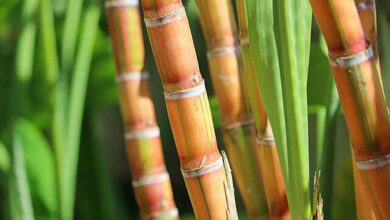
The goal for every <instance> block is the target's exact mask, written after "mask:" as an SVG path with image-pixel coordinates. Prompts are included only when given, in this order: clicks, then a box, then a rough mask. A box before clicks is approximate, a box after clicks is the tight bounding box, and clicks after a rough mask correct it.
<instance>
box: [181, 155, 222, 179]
mask: <svg viewBox="0 0 390 220" xmlns="http://www.w3.org/2000/svg"><path fill="white" fill-rule="evenodd" d="M222 167H223V160H222V157H220V158H219V159H218V160H216V161H215V162H213V163H211V164H208V165H206V166H204V167H199V168H195V169H190V170H186V169H183V168H181V173H182V175H183V177H184V178H197V177H201V176H204V175H206V174H209V173H212V172H215V171H217V170H219V169H221V168H222Z"/></svg>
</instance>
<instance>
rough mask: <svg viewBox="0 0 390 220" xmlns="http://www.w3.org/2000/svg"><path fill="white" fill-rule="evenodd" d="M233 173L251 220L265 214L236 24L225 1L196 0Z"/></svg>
mask: <svg viewBox="0 0 390 220" xmlns="http://www.w3.org/2000/svg"><path fill="white" fill-rule="evenodd" d="M196 5H197V8H198V12H199V19H200V23H201V26H202V29H203V33H204V36H205V38H206V42H207V47H208V53H207V58H208V62H209V68H210V72H211V78H212V83H213V87H214V91H215V94H216V96H217V100H218V104H219V107H220V112H221V121H222V123H221V124H222V132H223V137H224V141H225V144H226V148H227V151H228V156H229V158H230V160H231V162H232V167H233V174H234V176H235V179H236V182H237V184H238V188H239V190H240V193H241V195H242V198H243V201H244V204H245V207H246V210H247V212H248V215H249V218H250V219H260V218H262V217H263V218H265V217H266V216H267V215H268V210H267V204H266V199H265V194H264V186H263V182H262V181H261V173H260V167H259V166H258V165H259V164H260V162H257V159H258V158H257V155H256V153H257V151H256V145H257V144H256V129H255V123H254V120H253V118H252V115H251V112H250V107H249V101H248V98H247V95H248V94H247V92H245V91H244V88H245V85H244V84H243V83H244V81H243V75H242V65H241V62H240V61H241V60H240V48H239V45H238V34H237V25H236V23H235V18H234V12H233V9H232V5H231V2H230V1H228V0H222V1H217V0H196Z"/></svg>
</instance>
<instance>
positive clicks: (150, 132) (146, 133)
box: [125, 127, 160, 140]
mask: <svg viewBox="0 0 390 220" xmlns="http://www.w3.org/2000/svg"><path fill="white" fill-rule="evenodd" d="M155 137H160V128H158V127H155V128H148V129H145V130H138V131H128V132H126V133H125V139H126V140H137V139H141V138H155Z"/></svg>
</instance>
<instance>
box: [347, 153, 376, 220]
mask: <svg viewBox="0 0 390 220" xmlns="http://www.w3.org/2000/svg"><path fill="white" fill-rule="evenodd" d="M352 166H353V180H354V183H355V203H356V216H357V220H376V219H377V218H376V216H375V213H374V210H373V209H372V204H371V203H370V200H369V199H367V189H365V188H364V185H363V182H362V181H363V180H362V176H361V175H360V173H359V172H357V169H356V165H355V162H354V161H353V164H352Z"/></svg>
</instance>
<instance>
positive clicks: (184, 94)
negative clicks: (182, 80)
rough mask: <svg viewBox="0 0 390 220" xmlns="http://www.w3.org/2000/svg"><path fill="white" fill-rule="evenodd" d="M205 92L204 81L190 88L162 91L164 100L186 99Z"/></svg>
mask: <svg viewBox="0 0 390 220" xmlns="http://www.w3.org/2000/svg"><path fill="white" fill-rule="evenodd" d="M204 93H206V87H205V84H204V81H203V80H202V81H201V83H200V84H199V85H197V86H194V87H192V88H188V89H183V90H178V91H173V92H164V97H165V99H166V100H179V99H188V98H192V97H196V96H200V95H203V94H204Z"/></svg>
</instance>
